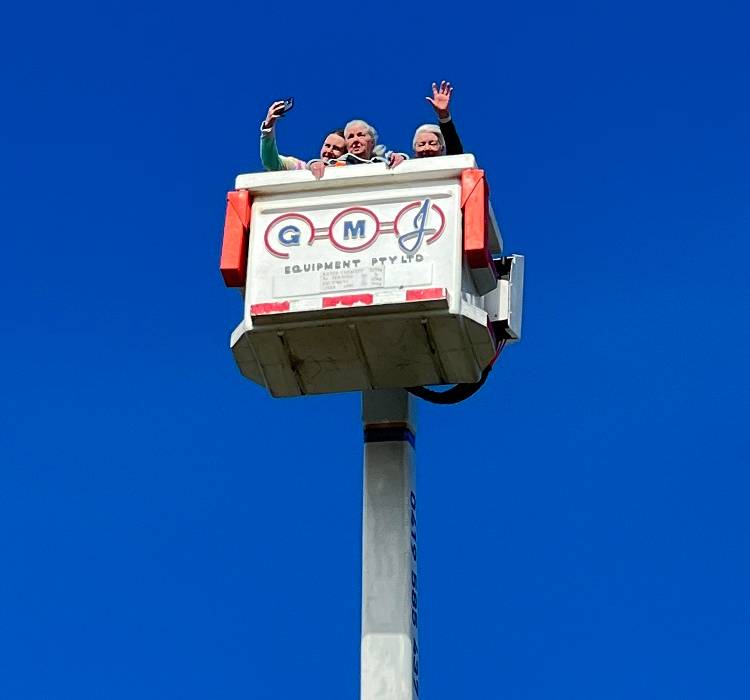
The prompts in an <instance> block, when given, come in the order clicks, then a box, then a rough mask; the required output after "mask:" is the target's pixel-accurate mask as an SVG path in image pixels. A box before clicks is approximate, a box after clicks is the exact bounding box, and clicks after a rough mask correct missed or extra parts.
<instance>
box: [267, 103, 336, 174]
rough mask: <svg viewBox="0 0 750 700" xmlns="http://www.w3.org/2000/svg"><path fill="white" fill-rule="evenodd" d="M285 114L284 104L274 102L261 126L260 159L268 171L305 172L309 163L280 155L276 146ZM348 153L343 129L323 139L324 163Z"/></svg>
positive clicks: (321, 151)
mask: <svg viewBox="0 0 750 700" xmlns="http://www.w3.org/2000/svg"><path fill="white" fill-rule="evenodd" d="M283 113H284V102H283V100H279V101H278V102H274V103H273V104H272V105H271V106H270V107H269V108H268V113H267V114H266V118H265V119H264V120H263V123H262V124H261V125H260V159H261V161H262V163H263V167H264V168H265V169H266V170H304V169H305V168H307V167H308V166H307V163H306V162H305V161H304V160H300V159H299V158H294V157H293V156H281V155H279V149H278V148H277V146H276V133H275V127H276V122H277V121H278V119H279V117H281V116H282V115H283ZM344 153H346V139H344V132H343V131H342V130H341V129H337V130H335V131H332V132H331V133H330V134H328V136H326V137H325V139H323V145H322V146H321V147H320V157H321V158H322V159H323V160H324V161H328V160H332V159H335V158H339V157H340V156H342V155H343V154H344Z"/></svg>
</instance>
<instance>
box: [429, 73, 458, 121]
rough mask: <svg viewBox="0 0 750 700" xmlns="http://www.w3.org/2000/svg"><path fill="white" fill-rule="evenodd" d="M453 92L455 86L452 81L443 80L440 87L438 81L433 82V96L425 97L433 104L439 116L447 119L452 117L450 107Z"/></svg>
mask: <svg viewBox="0 0 750 700" xmlns="http://www.w3.org/2000/svg"><path fill="white" fill-rule="evenodd" d="M452 94H453V88H452V87H451V84H450V83H446V82H445V80H443V81H442V82H441V83H440V88H438V86H437V84H436V83H433V84H432V97H425V99H426V100H427V101H428V102H429V103H430V104H431V105H432V107H433V109H434V110H435V111H436V112H437V115H438V117H440V118H441V119H445V118H446V117H450V115H451V113H450V110H449V109H448V107H449V105H450V102H451V95H452Z"/></svg>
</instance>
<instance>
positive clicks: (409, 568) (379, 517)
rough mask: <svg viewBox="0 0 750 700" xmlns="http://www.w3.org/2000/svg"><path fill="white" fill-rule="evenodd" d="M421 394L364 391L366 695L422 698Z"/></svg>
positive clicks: (381, 699)
mask: <svg viewBox="0 0 750 700" xmlns="http://www.w3.org/2000/svg"><path fill="white" fill-rule="evenodd" d="M414 402H415V400H414V399H413V398H412V397H411V395H410V394H409V393H408V392H406V391H405V390H403V389H393V390H378V391H365V392H363V393H362V423H363V425H364V439H365V449H364V480H363V481H364V485H363V512H362V638H361V696H360V697H361V700H416V699H417V697H418V695H419V646H418V643H417V629H418V628H417V511H416V508H417V497H416V488H415V452H414V450H415V434H416V415H415V406H414Z"/></svg>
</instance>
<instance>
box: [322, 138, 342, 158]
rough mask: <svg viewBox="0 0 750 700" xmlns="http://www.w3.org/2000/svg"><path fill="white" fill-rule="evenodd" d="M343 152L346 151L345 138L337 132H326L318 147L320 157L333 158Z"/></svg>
mask: <svg viewBox="0 0 750 700" xmlns="http://www.w3.org/2000/svg"><path fill="white" fill-rule="evenodd" d="M344 153H346V139H345V138H344V137H343V136H339V135H338V134H328V136H326V138H325V141H323V145H322V146H321V147H320V157H321V158H322V159H323V160H331V159H334V160H335V159H336V158H339V157H340V156H343V155H344Z"/></svg>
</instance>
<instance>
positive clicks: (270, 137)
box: [260, 131, 286, 170]
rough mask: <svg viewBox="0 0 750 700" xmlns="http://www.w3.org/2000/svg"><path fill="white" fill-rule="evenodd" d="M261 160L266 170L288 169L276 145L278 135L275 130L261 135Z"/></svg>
mask: <svg viewBox="0 0 750 700" xmlns="http://www.w3.org/2000/svg"><path fill="white" fill-rule="evenodd" d="M260 162H261V163H263V167H264V168H265V169H266V170H286V168H285V167H284V163H283V162H282V160H281V157H280V156H279V149H278V148H277V147H276V136H275V134H274V133H273V131H269V132H263V131H261V135H260Z"/></svg>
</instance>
